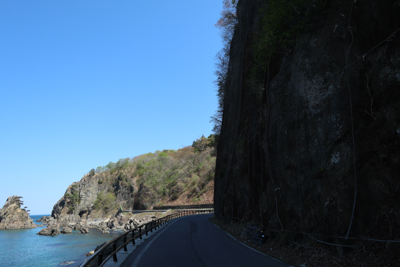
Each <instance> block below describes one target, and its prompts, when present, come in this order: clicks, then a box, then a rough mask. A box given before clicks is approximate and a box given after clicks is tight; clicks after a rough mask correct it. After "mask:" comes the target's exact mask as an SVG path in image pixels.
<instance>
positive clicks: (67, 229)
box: [61, 227, 72, 234]
mask: <svg viewBox="0 0 400 267" xmlns="http://www.w3.org/2000/svg"><path fill="white" fill-rule="evenodd" d="M61 233H62V234H70V233H72V229H71V228H70V227H63V229H62V230H61Z"/></svg>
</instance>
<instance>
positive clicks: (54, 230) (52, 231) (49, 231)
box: [37, 225, 61, 236]
mask: <svg viewBox="0 0 400 267" xmlns="http://www.w3.org/2000/svg"><path fill="white" fill-rule="evenodd" d="M60 233H61V232H60V227H59V226H58V225H51V226H47V228H44V229H42V230H40V232H39V233H37V234H38V235H50V236H55V235H59V234H60Z"/></svg>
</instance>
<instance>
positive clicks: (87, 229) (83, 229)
mask: <svg viewBox="0 0 400 267" xmlns="http://www.w3.org/2000/svg"><path fill="white" fill-rule="evenodd" d="M79 233H80V234H87V233H89V228H82V229H81V230H80V231H79Z"/></svg>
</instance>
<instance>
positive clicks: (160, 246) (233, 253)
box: [121, 213, 289, 267]
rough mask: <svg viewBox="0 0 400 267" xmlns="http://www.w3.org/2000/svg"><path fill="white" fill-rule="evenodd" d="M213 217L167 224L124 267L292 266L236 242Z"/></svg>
mask: <svg viewBox="0 0 400 267" xmlns="http://www.w3.org/2000/svg"><path fill="white" fill-rule="evenodd" d="M213 216H214V214H213V213H212V214H199V215H191V216H186V217H181V218H178V219H175V220H173V221H171V222H169V223H167V224H166V225H165V226H163V227H162V228H161V229H160V230H158V231H157V232H156V233H154V234H153V235H152V236H150V237H149V239H148V240H146V241H145V242H143V243H142V244H141V245H140V246H139V247H138V248H136V249H135V250H134V251H133V252H132V253H131V254H130V255H129V256H128V257H127V258H126V260H125V261H124V262H123V263H122V264H121V266H122V267H144V266H170V267H179V266H182V267H183V266H184V267H197V266H198V267H200V266H201V267H204V266H210V267H213V266H218V267H221V266H230V267H231V266H232V267H236V266H237V267H239V266H246V267H247V266H249V267H250V266H251V267H252V266H263V267H288V266H289V265H287V264H286V263H283V262H281V261H278V260H275V259H273V258H271V257H269V256H266V255H264V254H262V253H259V252H256V251H254V250H252V249H250V248H248V247H247V246H245V245H243V244H242V243H240V242H238V241H236V240H235V239H233V238H232V237H230V236H229V235H227V234H226V232H225V231H224V230H222V229H220V228H218V227H216V226H215V225H214V224H213V223H212V222H210V220H209V219H210V218H211V217H213Z"/></svg>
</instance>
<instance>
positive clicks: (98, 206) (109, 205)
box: [93, 192, 118, 214]
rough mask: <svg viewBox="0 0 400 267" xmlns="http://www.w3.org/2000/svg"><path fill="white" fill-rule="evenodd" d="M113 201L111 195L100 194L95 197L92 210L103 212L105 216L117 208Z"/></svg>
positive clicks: (113, 198)
mask: <svg viewBox="0 0 400 267" xmlns="http://www.w3.org/2000/svg"><path fill="white" fill-rule="evenodd" d="M115 199H116V197H115V195H114V194H112V193H107V194H104V193H103V192H100V193H99V194H98V195H97V199H96V201H95V202H94V205H93V209H94V210H100V211H103V212H104V213H106V214H107V213H109V212H111V211H112V210H114V209H117V208H118V204H117V203H116V202H115Z"/></svg>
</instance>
